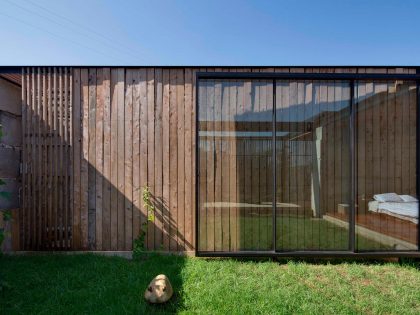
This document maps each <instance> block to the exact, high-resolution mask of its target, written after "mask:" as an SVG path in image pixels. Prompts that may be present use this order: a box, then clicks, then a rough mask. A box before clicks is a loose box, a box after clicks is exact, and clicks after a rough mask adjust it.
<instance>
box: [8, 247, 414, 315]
mask: <svg viewBox="0 0 420 315" xmlns="http://www.w3.org/2000/svg"><path fill="white" fill-rule="evenodd" d="M0 273H1V277H2V278H4V279H5V281H6V283H7V284H8V286H7V287H6V288H5V289H4V290H3V291H2V292H0V313H1V314H154V313H182V314H289V313H300V314H334V313H335V314H355V313H365V314H366V313H367V314H393V313H395V314H416V313H417V314H418V313H420V294H419V292H420V270H419V265H418V264H417V265H416V264H414V263H411V264H398V263H380V262H379V263H378V262H376V263H367V262H364V263H363V262H354V261H347V262H346V261H340V262H330V263H328V262H325V261H324V262H318V263H311V262H298V261H282V262H274V261H267V260H265V261H255V260H254V261H252V260H247V261H238V260H233V259H209V260H206V259H200V258H184V257H179V256H159V255H152V256H149V257H148V258H144V259H142V260H132V261H131V260H126V259H123V258H119V257H101V256H95V255H89V254H86V255H72V256H69V255H49V256H13V257H9V256H3V257H0ZM159 273H165V274H167V275H168V276H169V278H170V279H171V280H172V284H173V286H174V290H175V292H176V293H175V296H174V298H173V299H172V300H171V301H170V302H169V303H168V304H166V305H160V306H153V305H148V304H147V303H145V301H144V300H143V292H144V290H145V288H146V286H147V285H148V283H149V281H150V280H151V279H152V278H153V277H154V276H156V275H157V274H159Z"/></svg>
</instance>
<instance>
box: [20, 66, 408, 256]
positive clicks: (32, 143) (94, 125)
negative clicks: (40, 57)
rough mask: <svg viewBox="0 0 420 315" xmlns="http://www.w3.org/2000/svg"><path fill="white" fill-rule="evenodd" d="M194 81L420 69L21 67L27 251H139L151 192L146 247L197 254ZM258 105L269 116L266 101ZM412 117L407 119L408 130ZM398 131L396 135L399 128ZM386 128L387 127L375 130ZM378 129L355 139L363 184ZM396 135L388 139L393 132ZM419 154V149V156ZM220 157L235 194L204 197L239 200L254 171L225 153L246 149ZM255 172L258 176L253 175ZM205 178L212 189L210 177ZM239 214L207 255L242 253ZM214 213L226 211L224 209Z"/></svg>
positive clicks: (208, 237)
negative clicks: (146, 194) (235, 75)
mask: <svg viewBox="0 0 420 315" xmlns="http://www.w3.org/2000/svg"><path fill="white" fill-rule="evenodd" d="M197 71H201V72H205V71H229V72H241V71H245V72H251V71H252V72H257V71H267V72H299V73H301V72H320V73H331V72H336V73H337V72H348V73H349V72H358V73H364V72H375V71H376V72H382V73H387V72H388V73H392V72H397V73H399V72H402V73H412V72H413V71H415V70H413V69H369V68H360V69H356V68H352V69H345V68H337V69H334V68H290V69H289V68H261V69H257V68H252V69H251V68H238V69H236V68H223V69H217V68H103V67H100V68H92V67H88V68H71V67H67V68H66V67H29V68H23V69H22V74H23V77H22V83H23V85H22V114H23V116H22V117H23V118H22V119H23V120H22V128H23V151H22V160H23V168H22V170H23V176H22V180H23V199H22V210H23V211H22V212H21V216H20V218H19V220H20V223H21V224H20V227H21V236H22V237H21V238H20V242H21V244H20V246H21V249H22V250H131V249H132V244H133V240H134V239H136V238H137V237H138V235H139V231H140V229H141V226H142V223H143V222H145V221H146V211H145V208H144V204H143V201H142V189H143V187H144V186H145V185H148V186H149V187H150V190H151V194H152V202H153V204H154V206H155V221H154V222H153V223H149V224H148V227H147V235H146V245H147V248H148V249H157V250H159V249H162V250H167V251H189V250H193V249H195V243H194V242H195V231H196V230H195V226H194V222H195V204H196V202H195V197H196V195H195V174H196V166H195V161H196V160H195V152H196V151H195V149H196V147H195V132H196V99H195V97H196V91H195V87H196V82H195V80H196V72H197ZM360 88H365V87H364V86H360ZM230 89H231V92H232V93H229V95H228V96H229V98H230V99H229V100H228V99H225V98H222V99H221V100H220V102H221V104H222V105H223V104H225V103H226V102H228V101H229V102H237V100H236V98H240V97H243V91H242V90H240V88H238V87H236V85H234V84H233V85H232V86H231V87H230ZM261 91H263V92H261ZM264 91H265V90H264V89H262V90H261V88H260V94H259V95H260V97H264V93H266V92H264ZM267 94H270V93H267ZM223 96H226V97H227V95H223ZM258 104H260V105H259V106H263V104H264V102H260V103H258ZM248 105H249V104H248V103H247V106H248ZM395 106H397V105H395ZM226 108H227V107H223V106H222V111H221V112H220V113H219V112H217V114H218V115H231V114H233V113H230V112H229V113H228V112H223V110H226ZM392 108H393V107H391V109H392ZM232 110H236V109H234V108H232ZM411 110H412V108H411V107H410V111H411ZM388 112H390V109H389V108H388ZM363 115H364V114H363ZM363 117H364V116H363ZM363 117H362V118H363ZM380 117H381V115H379V121H381V120H380ZM363 119H365V118H363ZM388 119H390V118H389V117H388ZM405 119H406V118H404V117H402V118H401V121H405ZM399 121H400V120H398V122H399ZM359 122H361V121H357V122H356V123H359ZM217 124H220V126H219V127H222V128H225V126H224V125H225V124H226V122H224V121H222V122H219V121H218V122H217ZM390 125H392V128H394V129H395V130H396V131H395V132H397V129H398V128H400V125H402V124H400V125H398V124H394V125H393V124H392V123H390ZM379 126H380V123H379V124H375V125H374V126H373V127H374V128H379ZM373 127H372V126H370V127H368V126H365V125H363V126H360V130H359V132H358V134H357V141H358V145H357V150H358V152H359V155H358V156H357V164H358V169H357V172H358V173H357V174H358V176H362V177H363V176H365V175H364V172H368V171H369V168H368V161H367V159H366V158H365V157H364V152H365V151H366V152H365V153H366V154H367V153H368V152H367V150H369V148H368V146H365V144H366V145H367V142H366V139H365V137H364V134H365V133H366V134H371V133H372V131H369V130H368V128H373ZM257 128H260V126H257ZM412 128H414V127H413V126H411V125H410V137H409V138H407V139H409V143H410V144H411V143H412V142H413V141H414V140H415V139H414V138H413V137H411V135H412V134H413V133H412V132H411V130H412ZM394 129H389V130H391V131H390V132H391V133H392V130H394ZM362 144H363V145H362ZM402 145H404V144H402ZM413 147H414V146H412V145H410V150H411V149H412V148H413ZM221 149H223V150H222V151H221V152H220V155H221V158H222V159H223V160H224V161H225V163H228V164H229V172H226V173H224V172H223V169H222V170H220V169H219V168H218V169H217V171H218V172H223V184H225V183H226V185H225V186H226V187H229V190H217V191H216V190H213V191H212V190H211V189H210V188H211V187H210V185H206V183H204V182H202V183H201V185H200V188H201V189H206V191H203V193H205V194H208V195H211V196H218V195H220V197H221V198H223V199H224V198H230V199H234V198H235V197H234V196H235V195H237V194H239V193H240V192H238V191H236V190H237V187H236V178H235V177H236V176H245V175H246V173H245V170H242V168H240V165H241V164H240V163H239V162H240V161H239V160H236V159H229V155H228V154H225V153H226V152H230V153H231V154H236V153H235V152H234V150H239V151H238V154H239V153H240V150H244V148H242V147H238V148H234V147H233V146H232V147H229V150H228V151H226V150H227V148H225V147H221ZM370 150H371V149H370ZM410 152H411V151H410ZM388 153H389V154H388V159H390V157H389V156H391V157H392V158H393V159H395V160H396V161H400V160H401V158H400V160H398V157H399V155H398V152H395V153H392V152H388ZM410 154H411V153H410ZM413 154H414V153H413ZM241 158H242V156H241ZM200 160H201V162H200V163H202V162H204V161H205V163H213V162H214V161H213V160H212V157H211V156H210V155H203V156H200ZM365 160H366V161H365ZM326 162H327V159H325V160H324V161H322V163H323V164H322V166H321V167H325V163H326ZM267 163H268V162H267ZM331 163H332V162H331ZM387 163H390V162H387ZM410 163H411V164H410ZM410 163H400V164H401V165H400V166H398V165H399V164H398V163H396V168H394V169H390V170H389V172H391V171H392V172H397V171H400V172H401V173H404V172H405V167H406V165H409V167H410V172H411V169H412V168H414V167H415V166H413V165H414V164H413V163H412V161H411V162H410ZM213 164H214V163H213ZM203 165H204V164H203ZM225 165H227V164H225ZM334 165H338V164H336V163H334ZM262 167H263V168H264V167H266V169H267V172H269V169H270V167H272V166H270V164H267V165H266V164H264V163H263V164H262ZM398 167H400V168H401V170H400V169H398ZM334 169H335V168H334ZM331 170H333V168H332V169H331ZM254 171H255V170H253V169H252V168H250V169H247V170H246V172H254ZM280 171H281V170H280V169H278V172H280ZM407 172H408V171H407ZM362 173H363V174H362ZM321 176H322V178H321V180H326V178H325V176H326V174H321ZM279 178H280V175H279ZM200 180H202V181H204V180H205V178H204V176H201V177H200ZM218 180H220V179H218ZM225 180H226V182H224V181H225ZM270 180H271V179H270V176H268V174H267V176H261V175H260V177H259V181H258V182H255V183H254V185H250V186H249V187H247V188H246V189H247V190H250V194H249V196H250V197H251V198H254V197H256V195H255V194H254V188H256V187H257V186H256V185H257V184H258V185H261V184H262V183H266V186H265V187H266V190H267V192H268V191H269V190H270V187H271V186H272V183H271V182H270ZM367 183H368V181H367V179H366V181H361V182H359V187H358V195H359V196H361V195H363V194H367V193H368V189H370V188H369V187H367ZM403 184H404V183H403ZM410 185H412V184H411V183H410ZM337 187H339V186H337ZM209 189H210V190H209ZM263 193H264V190H263ZM327 200H328V192H324V194H323V195H322V196H321V202H326V201H327ZM358 203H359V206H360V209H364V208H366V206H367V205H366V203H364V204H363V203H361V202H360V200H358ZM231 210H232V211H231V212H230V215H231V217H230V225H228V224H226V223H227V221H228V219H229V217H225V216H224V217H223V220H219V221H217V222H215V223H217V229H218V231H219V230H221V231H225V230H226V229H231V230H232V233H233V235H236V236H235V237H232V238H231V239H228V238H222V239H220V238H218V236H217V235H215V234H214V233H213V232H212V231H211V230H210V229H209V230H207V231H201V230H198V232H199V233H206V234H205V237H204V235H203V237H200V240H205V241H206V243H207V244H208V246H209V248H211V249H213V248H215V247H217V249H218V250H220V249H224V250H225V249H227V248H230V249H231V250H238V249H240V247H241V244H240V242H239V240H240V237H241V236H240V235H238V234H239V233H240V232H241V231H240V229H239V228H238V226H237V225H235V222H234V220H233V217H234V215H235V213H236V212H238V211H239V209H236V208H232V209H231ZM212 211H215V213H219V214H220V213H221V210H220V209H219V208H215V209H212ZM222 215H226V213H222ZM253 240H254V241H255V238H254V239H253ZM228 241H229V242H228Z"/></svg>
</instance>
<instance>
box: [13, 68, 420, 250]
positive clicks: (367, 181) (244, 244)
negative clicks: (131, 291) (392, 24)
mask: <svg viewBox="0 0 420 315" xmlns="http://www.w3.org/2000/svg"><path fill="white" fill-rule="evenodd" d="M197 72H200V73H207V74H212V73H215V72H216V73H222V72H225V73H231V74H233V75H235V74H236V75H240V74H241V73H247V74H251V75H260V74H261V73H266V74H267V75H270V74H273V73H274V74H275V73H279V74H288V75H289V74H290V75H294V74H313V75H317V74H318V75H329V74H351V75H358V74H365V73H372V74H375V73H378V74H405V75H415V74H416V69H413V68H378V67H376V68H365V67H361V68H354V67H353V68H332V67H330V68H316V67H315V68H269V67H263V68H255V67H254V68H245V67H240V68H226V67H224V68H198V67H186V68H181V67H173V68H162V67H154V68H153V67H143V68H142V67H139V68H134V67H128V68H123V67H25V68H23V69H22V131H23V132H22V134H23V143H22V182H23V183H22V184H23V185H22V211H20V212H19V224H18V226H19V229H20V238H19V241H20V249H21V250H97V251H100V250H103V251H108V250H109V251H125V250H132V248H133V241H134V240H135V239H137V238H138V236H139V233H140V229H141V227H142V224H143V223H144V222H146V221H147V220H146V217H147V212H146V208H145V205H144V203H143V198H142V192H143V188H144V187H146V186H148V187H149V188H150V192H151V201H152V204H153V206H154V208H155V215H154V216H155V220H154V222H148V223H147V233H146V237H145V239H146V249H150V250H164V251H174V252H175V251H193V250H197V253H198V254H201V253H204V254H209V253H210V254H211V253H216V254H217V255H218V254H220V253H241V252H244V253H252V252H254V253H258V254H261V253H263V254H264V253H265V252H266V253H268V254H270V255H271V254H273V253H274V254H278V253H282V252H285V253H291V254H293V253H297V254H299V253H302V252H303V251H312V252H314V253H315V254H316V252H318V253H321V252H326V251H329V252H346V253H348V254H351V253H354V252H353V251H352V249H354V251H355V252H369V253H372V252H392V253H394V252H408V251H412V252H415V251H417V250H418V237H419V236H418V235H419V231H418V201H417V200H416V199H415V197H417V196H416V194H417V193H418V189H419V188H418V187H417V185H416V180H418V179H419V178H416V170H417V166H418V164H417V163H418V158H417V151H418V147H417V145H416V140H417V139H418V137H417V134H418V131H419V128H418V126H417V118H416V117H417V116H418V109H417V107H418V96H417V95H416V92H417V88H416V81H410V80H408V79H397V80H394V79H393V80H386V81H384V80H379V79H378V80H377V79H370V80H367V79H366V80H363V79H360V78H358V79H348V78H342V77H340V78H339V79H331V80H327V79H319V77H318V79H305V78H303V77H299V78H287V77H284V78H282V79H276V80H272V79H267V78H264V77H260V78H259V79H252V78H251V79H244V78H239V77H236V78H230V79H229V80H227V79H221V78H212V79H208V78H206V79H202V78H200V80H199V81H197V76H196V74H197ZM417 80H418V78H417ZM197 82H198V83H199V89H197V88H196V87H197ZM417 84H418V82H417ZM351 91H353V94H352V93H351ZM197 97H198V104H197V99H196V98H197ZM352 102H353V103H352ZM197 105H198V106H199V113H198V112H197V109H196V106H197ZM351 121H353V125H352V124H351ZM197 122H198V125H196V124H197ZM351 126H353V128H354V129H353V132H354V134H353V136H352V137H353V138H352V137H351V135H352V133H351V132H352V130H351ZM197 131H198V132H197ZM352 140H354V148H353V151H352V150H351V146H352V143H353V142H352ZM196 141H198V142H196ZM351 151H352V152H351ZM352 154H354V155H353V157H354V158H353V159H351V157H352ZM196 158H197V159H196ZM196 163H199V165H197V167H196ZM352 163H354V165H353V164H352ZM197 175H199V176H197ZM352 178H353V183H354V185H353V184H352V181H351V179H352ZM197 184H198V185H199V186H198V187H196V185H197ZM196 188H197V189H196ZM385 193H393V195H397V197H396V198H401V200H400V199H398V200H397V201H398V202H395V201H393V202H390V201H389V200H379V198H382V197H384V196H382V197H381V196H378V195H380V194H385ZM404 195H407V196H404ZM385 197H386V198H389V195H386V196H385ZM385 197H384V198H385ZM394 197H395V196H394ZM352 198H353V199H352ZM402 198H405V199H404V200H403V199H402ZM413 198H414V199H413ZM391 199H392V198H391ZM352 200H353V203H352V202H351V201H352ZM406 200H407V201H406ZM273 206H274V207H273ZM352 207H353V208H354V211H353V212H351V209H352ZM196 214H198V216H196ZM352 215H354V217H353V216H352ZM273 218H274V220H273ZM352 222H353V224H354V225H352ZM196 223H198V224H197V225H196ZM353 227H354V228H355V233H354V234H352V228H353ZM196 241H198V242H199V244H198V246H196V245H195V242H196Z"/></svg>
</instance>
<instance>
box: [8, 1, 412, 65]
mask: <svg viewBox="0 0 420 315" xmlns="http://www.w3.org/2000/svg"><path fill="white" fill-rule="evenodd" d="M0 2H1V5H0V26H1V27H0V38H1V40H2V44H1V49H0V64H1V65H50V64H51V65H54V64H55V65H420V1H414V0H404V1H403V0H400V1H397V0H395V1H386V0H382V1H378V0H372V1H367V0H366V1H361V0H354V1H346V0H343V1H340V0H335V1H322V0H319V1H316V0H313V1H298V0H296V1H292V0H289V1H281V0H277V1H274V0H273V1H264V0H260V1H257V0H256V1H246V0H243V1H239V0H232V1H229V0H222V1H219V0H211V1H210V0H207V1H200V0H195V1H194V0H185V1H170V0H167V1H156V0H153V1H152V0H150V1H123V0H121V1H117V0H114V1H111V0H109V1H99V0H60V1H57V0H56V1H51V0H0Z"/></svg>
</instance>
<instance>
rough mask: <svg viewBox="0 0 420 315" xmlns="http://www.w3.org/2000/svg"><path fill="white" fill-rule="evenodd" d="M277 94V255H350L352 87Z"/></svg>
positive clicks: (306, 86)
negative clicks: (315, 252)
mask: <svg viewBox="0 0 420 315" xmlns="http://www.w3.org/2000/svg"><path fill="white" fill-rule="evenodd" d="M276 89H277V91H276V95H277V98H276V101H277V102H276V108H277V112H276V163H277V187H276V198H277V213H276V221H277V242H276V244H277V250H283V251H293V250H348V248H349V237H348V234H349V232H348V222H349V211H348V208H349V206H348V205H349V201H350V200H349V197H350V194H349V191H350V176H349V175H350V163H349V106H350V87H349V83H348V82H341V81H277V85H276Z"/></svg>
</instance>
